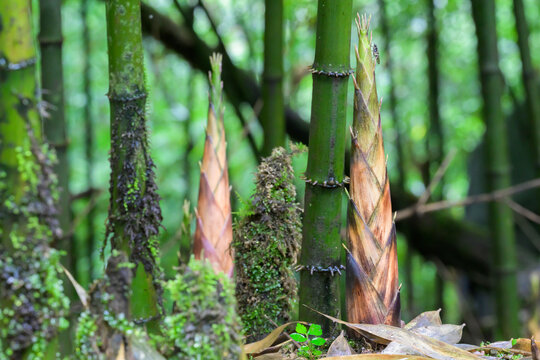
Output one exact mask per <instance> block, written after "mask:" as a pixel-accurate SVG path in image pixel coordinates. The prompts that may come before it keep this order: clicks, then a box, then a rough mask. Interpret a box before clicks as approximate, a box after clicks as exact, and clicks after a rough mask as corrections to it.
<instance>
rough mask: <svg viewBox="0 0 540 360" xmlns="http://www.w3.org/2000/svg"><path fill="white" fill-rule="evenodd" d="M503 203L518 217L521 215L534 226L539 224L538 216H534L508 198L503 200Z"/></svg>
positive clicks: (533, 213) (539, 216)
mask: <svg viewBox="0 0 540 360" xmlns="http://www.w3.org/2000/svg"><path fill="white" fill-rule="evenodd" d="M503 202H504V203H505V204H506V205H508V207H509V208H510V209H512V210H514V211H515V212H516V213H518V214H519V215H522V216H523V217H525V218H527V219H529V220H530V221H532V222H534V223H536V224H540V215H538V214H536V213H535V212H533V211H531V210H529V209H527V208H526V207H524V206H521V205H520V204H518V203H517V202H515V201H514V200H512V199H510V198H505V199H504V200H503Z"/></svg>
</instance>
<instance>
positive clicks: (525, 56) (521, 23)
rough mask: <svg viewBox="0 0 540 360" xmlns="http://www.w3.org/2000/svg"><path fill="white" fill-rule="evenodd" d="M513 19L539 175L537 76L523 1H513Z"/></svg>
mask: <svg viewBox="0 0 540 360" xmlns="http://www.w3.org/2000/svg"><path fill="white" fill-rule="evenodd" d="M514 17H515V19H516V30H517V35H518V46H519V54H520V56H521V66H522V71H521V76H522V79H523V87H524V88H525V106H526V108H527V117H528V119H529V126H530V129H531V130H532V134H533V136H532V139H533V146H534V160H535V161H536V173H537V174H540V93H539V91H538V82H537V80H538V76H537V75H536V71H535V69H534V67H533V64H532V59H531V50H530V48H529V27H528V26H527V18H526V16H525V5H524V4H523V0H514Z"/></svg>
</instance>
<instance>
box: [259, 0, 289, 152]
mask: <svg viewBox="0 0 540 360" xmlns="http://www.w3.org/2000/svg"><path fill="white" fill-rule="evenodd" d="M264 23H265V25H264V71H263V83H262V98H263V106H262V109H261V124H262V127H263V130H264V144H263V149H262V152H261V155H262V156H269V155H270V154H271V153H272V149H273V148H275V147H278V146H284V145H285V108H284V103H283V102H284V99H283V0H265V13H264Z"/></svg>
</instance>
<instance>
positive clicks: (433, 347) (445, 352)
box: [314, 310, 479, 360]
mask: <svg viewBox="0 0 540 360" xmlns="http://www.w3.org/2000/svg"><path fill="white" fill-rule="evenodd" d="M314 311H316V310H314ZM316 312H317V313H319V314H321V315H323V316H325V317H327V318H328V319H330V320H332V321H334V322H337V323H340V324H343V325H346V326H347V327H349V328H351V329H354V330H356V331H358V332H359V333H360V334H362V335H364V336H366V337H367V338H369V339H371V340H372V341H375V342H377V343H379V344H384V345H387V344H388V343H390V342H391V341H395V342H397V343H399V344H402V345H406V346H408V347H411V348H413V349H414V350H415V351H417V352H418V353H420V354H422V356H428V357H431V358H433V359H439V360H472V359H479V357H478V356H476V355H474V354H471V353H469V352H467V351H465V350H462V349H460V348H458V347H456V346H453V345H450V344H447V343H445V342H442V341H440V340H437V339H433V338H430V337H427V336H425V335H422V334H417V333H415V332H413V331H411V330H407V329H404V328H400V327H395V326H390V325H384V324H379V325H371V324H353V323H350V322H346V321H343V320H339V319H336V318H334V317H332V316H329V315H325V314H322V313H320V312H318V311H316Z"/></svg>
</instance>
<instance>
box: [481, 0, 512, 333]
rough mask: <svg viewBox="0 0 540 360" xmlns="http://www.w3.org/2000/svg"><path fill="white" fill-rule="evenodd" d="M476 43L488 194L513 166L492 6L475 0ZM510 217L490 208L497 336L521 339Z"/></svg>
mask: <svg viewBox="0 0 540 360" xmlns="http://www.w3.org/2000/svg"><path fill="white" fill-rule="evenodd" d="M471 4H472V14H473V19H474V23H475V26H476V34H477V39H478V62H479V72H480V83H481V90H482V98H483V100H484V105H483V117H484V122H485V124H486V134H485V144H486V148H485V156H486V157H485V167H486V183H487V186H488V190H489V191H495V190H498V189H503V188H507V187H509V186H510V163H509V155H508V140H507V138H506V136H507V129H506V123H505V119H504V115H503V112H502V108H501V96H502V93H503V87H504V86H503V78H502V74H501V71H500V69H499V54H498V50H497V30H496V21H495V1H494V0H471ZM512 219H513V216H512V211H511V210H510V208H509V207H508V206H506V205H505V204H504V202H499V201H494V202H491V203H490V205H489V223H490V230H491V236H492V238H493V262H494V268H495V270H494V271H495V272H494V273H493V274H492V278H493V281H494V283H495V299H496V314H497V331H498V335H499V336H501V337H503V338H511V337H515V336H518V335H519V326H518V316H517V315H518V295H517V294H518V293H517V283H516V244H515V234H514V223H513V220H512Z"/></svg>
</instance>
